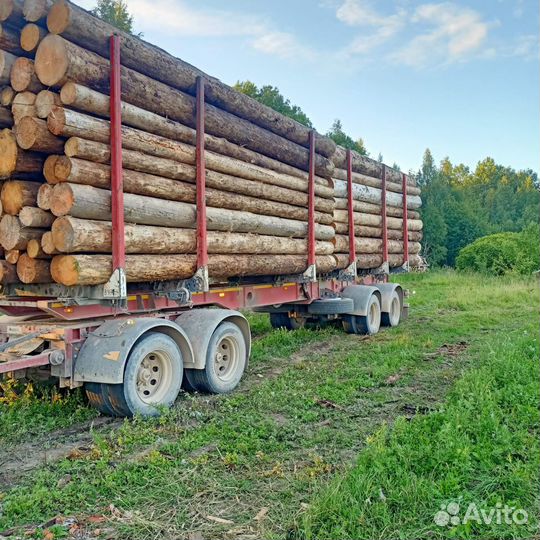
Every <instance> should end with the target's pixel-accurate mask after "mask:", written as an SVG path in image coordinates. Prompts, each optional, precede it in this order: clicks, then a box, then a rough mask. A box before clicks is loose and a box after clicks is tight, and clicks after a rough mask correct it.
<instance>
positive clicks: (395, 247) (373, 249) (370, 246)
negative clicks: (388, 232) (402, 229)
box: [334, 235, 421, 254]
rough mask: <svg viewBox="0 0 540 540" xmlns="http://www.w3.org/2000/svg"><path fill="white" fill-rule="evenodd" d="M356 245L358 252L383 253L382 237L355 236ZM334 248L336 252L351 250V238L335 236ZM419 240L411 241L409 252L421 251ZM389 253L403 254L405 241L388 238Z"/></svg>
mask: <svg viewBox="0 0 540 540" xmlns="http://www.w3.org/2000/svg"><path fill="white" fill-rule="evenodd" d="M354 245H355V248H356V251H357V253H382V239H381V238H365V237H364V238H355V240H354ZM334 249H335V252H336V253H348V252H349V238H348V237H347V236H342V235H337V236H336V237H335V238H334ZM420 249H421V245H420V243H419V242H409V253H413V254H416V253H420ZM388 253H398V254H400V253H401V254H403V242H402V241H401V240H388Z"/></svg>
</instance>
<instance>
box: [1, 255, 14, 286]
mask: <svg viewBox="0 0 540 540" xmlns="http://www.w3.org/2000/svg"><path fill="white" fill-rule="evenodd" d="M0 283H2V285H9V284H11V283H19V276H17V267H16V266H15V265H14V264H10V263H8V262H7V261H3V260H0Z"/></svg>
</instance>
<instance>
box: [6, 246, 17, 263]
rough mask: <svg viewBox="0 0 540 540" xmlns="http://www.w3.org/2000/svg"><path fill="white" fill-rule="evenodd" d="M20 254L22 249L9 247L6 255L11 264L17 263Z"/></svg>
mask: <svg viewBox="0 0 540 540" xmlns="http://www.w3.org/2000/svg"><path fill="white" fill-rule="evenodd" d="M20 256H21V251H20V250H19V249H8V250H7V251H6V252H5V254H4V257H5V259H6V261H7V262H8V263H9V264H17V261H18V260H19V257H20Z"/></svg>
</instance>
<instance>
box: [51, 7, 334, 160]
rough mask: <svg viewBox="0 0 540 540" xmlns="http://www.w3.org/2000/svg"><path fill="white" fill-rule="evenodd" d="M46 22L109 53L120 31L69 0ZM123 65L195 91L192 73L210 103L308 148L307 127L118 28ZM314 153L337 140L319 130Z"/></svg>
mask: <svg viewBox="0 0 540 540" xmlns="http://www.w3.org/2000/svg"><path fill="white" fill-rule="evenodd" d="M47 27H48V28H49V31H50V32H51V33H53V34H62V35H63V36H64V37H65V38H66V39H68V40H70V41H75V42H78V43H80V44H81V45H83V47H85V48H88V49H90V50H92V51H94V52H96V53H98V54H100V55H101V56H105V57H108V54H109V51H108V45H107V44H108V37H109V36H110V35H112V34H113V33H118V30H117V29H116V28H114V27H112V26H111V25H110V24H108V23H106V22H105V21H102V20H101V19H97V18H95V17H92V16H91V15H90V14H89V13H88V12H86V11H84V10H83V9H81V8H79V7H78V6H75V5H73V4H71V3H67V2H57V3H56V4H55V5H54V6H53V7H52V8H51V10H50V12H49V14H48V16H47ZM121 36H122V38H121V40H120V50H121V57H122V64H124V65H126V66H128V67H130V68H132V69H135V70H137V71H141V72H143V73H146V74H147V75H149V76H151V77H153V78H154V79H156V80H160V81H161V82H162V83H165V84H167V85H169V86H172V87H174V88H178V89H180V90H183V91H186V92H189V93H190V94H195V84H196V78H197V77H198V76H203V77H204V78H205V98H206V100H207V102H208V103H211V104H213V105H216V106H217V107H219V108H221V109H224V110H227V111H229V112H230V113H232V114H234V115H236V116H238V117H240V118H244V119H246V120H249V121H250V122H253V123H254V124H256V125H259V126H261V127H263V128H265V129H267V130H269V131H271V132H273V133H276V134H278V135H280V136H282V137H285V138H286V139H288V140H291V141H294V142H295V143H297V144H299V145H302V146H303V147H306V148H307V147H309V131H310V129H309V128H307V127H306V126H304V125H302V124H300V123H299V122H296V121H295V120H292V119H291V118H287V117H285V116H283V115H282V114H280V113H278V112H276V111H274V110H272V109H271V108H270V107H267V106H265V105H262V104H261V103H259V102H257V101H255V100H254V99H252V98H250V97H248V96H246V95H244V94H241V93H240V92H237V91H235V90H233V89H232V88H231V87H230V86H227V85H225V84H223V83H222V82H220V81H218V80H217V79H214V78H210V77H209V76H208V75H206V74H204V73H203V72H202V71H200V70H198V69H196V68H194V67H193V66H191V65H190V64H188V63H186V62H183V61H182V60H180V59H178V58H175V57H173V56H172V55H170V54H168V53H167V52H165V51H163V50H162V49H159V48H158V47H155V46H153V45H150V44H149V43H145V42H144V41H142V40H141V39H138V38H136V37H135V36H133V35H131V34H126V33H121ZM316 142H317V152H318V153H320V154H322V155H324V156H326V157H330V156H332V155H333V153H334V151H335V148H336V145H335V143H334V142H333V141H332V140H331V139H329V138H328V137H324V136H321V135H319V134H317V137H316Z"/></svg>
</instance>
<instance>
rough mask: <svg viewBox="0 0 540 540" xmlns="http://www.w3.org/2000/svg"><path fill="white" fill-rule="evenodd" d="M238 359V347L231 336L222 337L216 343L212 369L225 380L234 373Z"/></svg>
mask: <svg viewBox="0 0 540 540" xmlns="http://www.w3.org/2000/svg"><path fill="white" fill-rule="evenodd" d="M238 361H239V349H238V346H237V343H236V341H235V340H234V339H233V338H231V337H224V338H222V339H221V341H220V342H219V343H218V344H217V347H216V352H215V354H214V369H215V372H216V374H217V376H218V377H219V378H220V379H223V380H227V379H228V378H230V377H231V376H233V375H234V372H235V369H236V365H237V363H238Z"/></svg>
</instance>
